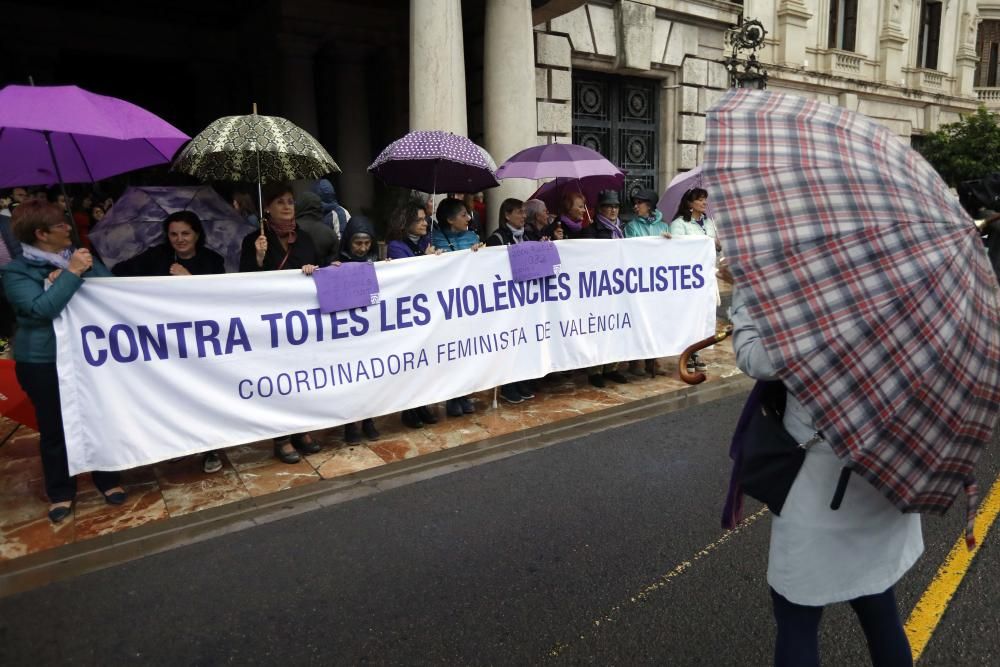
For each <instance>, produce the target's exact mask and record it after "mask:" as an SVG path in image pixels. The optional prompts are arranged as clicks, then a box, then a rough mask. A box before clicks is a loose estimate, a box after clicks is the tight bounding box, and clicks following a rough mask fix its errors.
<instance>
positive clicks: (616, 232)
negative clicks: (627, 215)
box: [597, 213, 625, 239]
mask: <svg viewBox="0 0 1000 667" xmlns="http://www.w3.org/2000/svg"><path fill="white" fill-rule="evenodd" d="M597 222H599V223H600V224H602V225H604V226H605V227H607V228H608V229H610V230H611V236H612V238H616V239H623V238H625V236H624V235H623V234H622V228H621V227H620V226H618V221H617V220H615V221H614V222H612V221H611V220H609V219H607V218H605V217H604V216H603V215H601V214H600V213H598V214H597Z"/></svg>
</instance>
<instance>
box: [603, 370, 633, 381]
mask: <svg viewBox="0 0 1000 667" xmlns="http://www.w3.org/2000/svg"><path fill="white" fill-rule="evenodd" d="M604 377H606V378H608V379H609V380H613V381H615V382H617V383H618V384H628V378H627V377H625V376H624V375H623V374H622V373H620V372H619V371H605V373H604Z"/></svg>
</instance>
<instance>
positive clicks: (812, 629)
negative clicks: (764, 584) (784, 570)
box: [771, 587, 913, 667]
mask: <svg viewBox="0 0 1000 667" xmlns="http://www.w3.org/2000/svg"><path fill="white" fill-rule="evenodd" d="M771 601H772V602H773V605H774V620H775V621H776V622H777V624H778V639H777V641H776V642H775V647H774V664H775V667H786V666H787V667H792V666H795V667H813V666H817V667H818V665H819V622H820V619H821V618H822V616H823V607H806V606H803V605H800V604H795V603H794V602H789V601H788V600H786V599H785V598H784V597H782V596H781V595H779V594H778V593H777V592H775V590H774V589H773V588H772V589H771ZM850 605H851V608H852V609H854V613H855V614H857V617H858V621H860V622H861V629H862V630H864V633H865V639H866V640H867V641H868V653H869V654H870V655H871V658H872V665H874V666H875V667H910V666H912V665H913V656H912V654H911V652H910V643H909V642H908V641H907V639H906V633H905V632H904V631H903V624H902V622H901V621H900V619H899V610H898V609H897V607H896V595H895V593H894V592H893V590H892V588H891V587H890V588H889V589H888V590H886V591H884V592H882V593H879V594H878V595H866V596H864V597H860V598H854V599H853V600H851V601H850Z"/></svg>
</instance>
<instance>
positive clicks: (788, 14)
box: [777, 0, 812, 68]
mask: <svg viewBox="0 0 1000 667" xmlns="http://www.w3.org/2000/svg"><path fill="white" fill-rule="evenodd" d="M811 18H812V13H811V12H810V11H809V8H808V7H806V6H805V4H803V2H802V0H782V2H781V5H779V6H778V45H777V50H778V63H779V64H781V65H785V66H787V67H796V68H799V67H802V68H804V67H805V61H806V38H807V37H808V34H807V30H808V28H807V25H808V23H809V19H811Z"/></svg>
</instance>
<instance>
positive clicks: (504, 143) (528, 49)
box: [483, 0, 538, 231]
mask: <svg viewBox="0 0 1000 667" xmlns="http://www.w3.org/2000/svg"><path fill="white" fill-rule="evenodd" d="M486 26H487V27H486V34H485V36H484V43H483V48H484V53H483V130H484V132H483V134H484V137H485V143H486V146H485V148H486V150H488V151H489V152H490V155H492V156H493V159H495V160H496V161H497V164H498V165H499V164H501V163H502V162H503V161H504V160H506V159H507V158H509V157H510V156H511V155H513V154H514V153H516V152H518V151H520V150H522V149H524V148H528V147H529V146H534V145H535V144H536V143H538V122H537V119H536V111H535V49H534V33H533V32H532V26H531V1H530V0H487V2H486ZM536 188H537V184H536V182H535V181H529V180H525V179H520V178H518V179H507V180H504V181H501V182H500V187H499V188H495V189H493V190H489V191H487V193H486V220H485V223H486V225H485V228H486V230H487V231H490V230H492V229H495V228H496V226H497V216H498V212H499V210H500V204H501V202H503V200H504V199H506V198H507V197H517V198H518V199H524V198H525V197H527V196H528V195H530V194H531V193H532V192H534V191H535V189H536Z"/></svg>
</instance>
